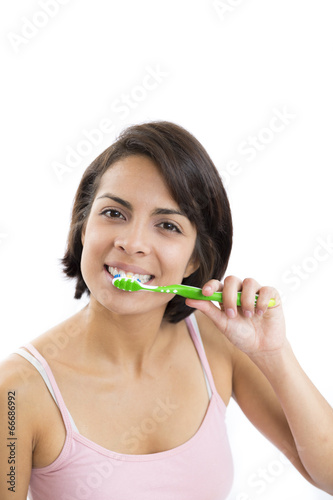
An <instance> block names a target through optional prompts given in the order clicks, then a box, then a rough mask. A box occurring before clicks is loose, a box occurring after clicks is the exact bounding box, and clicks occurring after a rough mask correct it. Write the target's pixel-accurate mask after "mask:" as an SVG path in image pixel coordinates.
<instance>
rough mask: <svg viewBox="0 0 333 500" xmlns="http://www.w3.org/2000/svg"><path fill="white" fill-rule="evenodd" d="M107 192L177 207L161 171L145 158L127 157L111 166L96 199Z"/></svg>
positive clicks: (104, 175) (100, 185)
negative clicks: (167, 203)
mask: <svg viewBox="0 0 333 500" xmlns="http://www.w3.org/2000/svg"><path fill="white" fill-rule="evenodd" d="M108 190H111V191H112V192H114V191H115V190H116V191H117V193H118V194H120V193H121V194H122V195H124V196H125V195H126V194H127V197H128V196H133V195H135V197H139V198H142V199H144V200H146V201H148V199H151V200H153V199H154V200H157V199H160V200H161V201H162V200H164V201H168V202H169V203H172V204H173V205H177V203H176V201H175V200H174V198H173V196H172V194H171V192H170V189H169V187H168V185H167V183H166V181H165V179H164V177H163V174H162V172H161V170H160V169H159V168H158V166H157V165H156V164H155V163H154V162H153V161H152V160H151V159H150V158H148V157H146V156H129V157H126V158H123V159H121V160H119V161H117V162H115V163H114V164H113V165H111V166H110V167H109V168H108V170H107V171H106V172H105V173H104V174H103V176H102V178H101V181H100V184H99V187H98V190H97V193H96V197H98V196H99V195H100V194H101V193H103V192H105V191H108ZM125 198H126V196H125Z"/></svg>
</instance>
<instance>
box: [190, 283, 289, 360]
mask: <svg viewBox="0 0 333 500" xmlns="http://www.w3.org/2000/svg"><path fill="white" fill-rule="evenodd" d="M202 290H203V294H204V295H207V296H210V295H212V294H213V293H214V292H220V291H223V304H219V305H218V307H216V306H215V305H214V304H213V303H212V302H209V301H204V300H193V299H186V304H187V305H188V306H190V307H194V308H196V309H198V310H200V311H202V312H203V313H204V314H206V316H208V317H209V318H210V319H211V320H212V321H213V323H214V324H215V325H216V327H217V328H218V329H219V330H220V331H221V332H222V333H224V335H225V336H226V337H227V338H228V339H229V340H230V342H232V343H233V344H234V345H235V346H236V347H238V349H240V350H241V351H243V352H245V353H246V354H248V355H250V356H251V355H255V354H265V353H269V352H273V351H276V350H279V349H281V348H282V347H283V346H284V345H285V344H286V328H285V321H284V315H283V311H282V305H281V299H280V297H279V294H278V292H277V290H276V289H275V288H272V287H268V286H265V287H261V286H260V285H259V283H258V282H257V281H255V280H254V279H251V278H247V279H245V280H244V281H243V282H242V281H241V280H240V279H239V278H237V277H235V276H228V277H227V278H226V279H225V280H224V283H223V284H222V283H221V282H220V281H218V280H210V281H208V282H207V283H206V284H205V285H204V287H203V289H202ZM239 291H241V292H242V295H241V307H237V305H236V304H237V292H239ZM255 294H258V295H259V296H258V300H257V305H256V307H254V302H255ZM270 299H275V302H276V304H275V306H273V307H269V308H268V302H269V300H270Z"/></svg>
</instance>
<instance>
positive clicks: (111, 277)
mask: <svg viewBox="0 0 333 500" xmlns="http://www.w3.org/2000/svg"><path fill="white" fill-rule="evenodd" d="M104 272H105V273H106V275H107V279H108V280H109V281H110V282H111V284H112V286H113V287H114V288H117V287H116V286H114V284H113V283H112V281H113V280H114V276H113V275H112V274H110V273H109V271H107V269H106V268H105V267H104ZM154 278H155V277H154V276H153V277H152V279H150V280H149V281H147V282H146V283H143V284H144V285H150V283H152V282H153V281H154ZM117 290H119V291H120V292H123V291H124V290H120V288H117Z"/></svg>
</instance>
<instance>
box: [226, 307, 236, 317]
mask: <svg viewBox="0 0 333 500" xmlns="http://www.w3.org/2000/svg"><path fill="white" fill-rule="evenodd" d="M226 314H227V316H228V317H229V318H234V317H235V316H236V314H235V311H234V310H233V309H227V310H226Z"/></svg>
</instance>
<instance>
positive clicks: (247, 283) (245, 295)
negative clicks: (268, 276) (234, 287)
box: [241, 278, 260, 318]
mask: <svg viewBox="0 0 333 500" xmlns="http://www.w3.org/2000/svg"><path fill="white" fill-rule="evenodd" d="M259 289H260V285H259V283H258V282H257V281H256V280H254V279H252V278H246V279H245V280H244V281H243V286H242V295H241V307H242V312H243V314H244V316H245V317H246V318H251V317H252V316H253V314H254V304H255V298H256V294H257V293H258V291H259Z"/></svg>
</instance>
